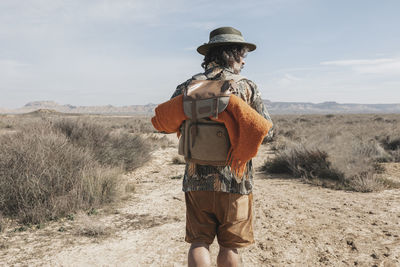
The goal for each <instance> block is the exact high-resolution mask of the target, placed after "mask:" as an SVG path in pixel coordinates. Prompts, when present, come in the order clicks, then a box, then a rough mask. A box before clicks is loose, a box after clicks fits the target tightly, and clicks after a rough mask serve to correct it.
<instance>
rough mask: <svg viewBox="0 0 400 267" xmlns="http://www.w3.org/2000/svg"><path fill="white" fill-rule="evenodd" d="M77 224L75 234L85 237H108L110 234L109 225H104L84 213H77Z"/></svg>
mask: <svg viewBox="0 0 400 267" xmlns="http://www.w3.org/2000/svg"><path fill="white" fill-rule="evenodd" d="M77 221H78V224H77V226H76V234H77V235H82V236H87V237H96V238H98V237H108V236H110V235H111V229H110V227H106V225H105V224H104V223H103V222H100V221H98V220H97V218H92V217H89V216H87V215H86V214H84V213H79V214H78V215H77Z"/></svg>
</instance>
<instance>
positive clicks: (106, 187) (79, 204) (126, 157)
mask: <svg viewBox="0 0 400 267" xmlns="http://www.w3.org/2000/svg"><path fill="white" fill-rule="evenodd" d="M95 118H96V119H93V117H91V116H83V117H82V116H69V117H68V118H65V117H64V116H61V115H60V114H56V115H55V114H48V115H43V114H42V115H40V116H38V115H32V114H30V115H24V116H21V115H13V116H2V117H1V118H0V122H1V124H0V126H2V127H3V128H4V127H8V126H7V125H10V127H8V128H7V129H12V131H3V132H2V133H0V210H1V211H2V212H3V214H4V215H5V216H8V217H12V218H16V219H18V220H19V221H20V222H22V223H28V224H30V223H41V222H43V221H46V220H48V219H53V218H58V217H60V216H66V215H67V214H70V213H73V212H76V211H77V210H80V209H90V208H93V207H98V206H100V205H102V204H103V203H108V202H111V201H113V200H115V199H116V198H117V195H118V194H119V193H120V189H121V190H122V191H123V185H122V187H121V186H120V184H121V181H120V176H121V174H122V173H123V171H124V170H134V169H135V168H137V167H139V166H141V165H142V164H143V163H144V162H145V161H147V160H148V159H149V157H150V153H151V150H152V149H154V148H155V147H156V146H161V145H162V142H160V143H158V142H152V144H151V145H150V142H149V141H148V140H147V139H145V138H143V137H142V135H143V134H139V133H134V134H132V133H129V131H130V132H132V131H133V130H134V131H148V129H147V128H146V127H147V126H143V127H140V125H148V124H149V123H150V122H147V121H148V119H138V120H139V121H135V120H132V118H121V120H117V122H118V123H119V124H118V123H117V124H116V125H112V122H113V119H112V118H111V119H110V118H107V119H106V122H105V123H104V125H102V124H101V117H100V116H97V117H95ZM123 119H125V121H129V122H130V123H131V124H130V123H128V124H127V125H131V126H126V125H125V126H124V125H120V124H121V123H122V122H123ZM133 126H135V127H136V128H133ZM132 129H133V130H132ZM1 225H2V224H1V222H0V227H1Z"/></svg>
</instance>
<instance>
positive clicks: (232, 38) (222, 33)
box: [197, 27, 256, 56]
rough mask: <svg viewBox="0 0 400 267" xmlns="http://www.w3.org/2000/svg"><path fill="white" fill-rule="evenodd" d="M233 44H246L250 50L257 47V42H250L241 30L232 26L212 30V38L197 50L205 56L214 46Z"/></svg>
mask: <svg viewBox="0 0 400 267" xmlns="http://www.w3.org/2000/svg"><path fill="white" fill-rule="evenodd" d="M232 44H240V45H243V46H246V47H247V48H248V49H249V51H253V50H255V49H256V45H255V44H252V43H248V42H246V41H245V40H244V38H243V35H242V33H241V32H240V31H238V30H236V29H235V28H232V27H221V28H218V29H215V30H213V31H212V32H210V40H209V41H208V43H204V44H203V45H201V46H199V47H198V48H197V52H199V53H200V54H202V55H204V56H205V55H207V53H208V51H209V50H210V48H212V47H216V46H223V45H232Z"/></svg>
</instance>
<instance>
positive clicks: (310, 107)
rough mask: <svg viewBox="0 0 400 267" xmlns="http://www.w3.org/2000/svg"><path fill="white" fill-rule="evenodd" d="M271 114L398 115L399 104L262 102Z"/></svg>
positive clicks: (399, 110)
mask: <svg viewBox="0 0 400 267" xmlns="http://www.w3.org/2000/svg"><path fill="white" fill-rule="evenodd" d="M264 104H265V105H266V106H267V108H268V111H269V112H270V113H271V114H327V113H400V103H399V104H339V103H337V102H323V103H318V104H314V103H307V102H271V101H268V100H264Z"/></svg>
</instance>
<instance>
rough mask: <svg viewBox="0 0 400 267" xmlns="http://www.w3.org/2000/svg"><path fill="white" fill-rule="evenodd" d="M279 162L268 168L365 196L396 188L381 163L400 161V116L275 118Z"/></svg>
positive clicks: (276, 161) (266, 166)
mask: <svg viewBox="0 0 400 267" xmlns="http://www.w3.org/2000/svg"><path fill="white" fill-rule="evenodd" d="M274 122H275V126H276V128H275V129H276V130H275V132H276V135H275V136H274V141H273V143H272V147H273V148H274V149H276V150H277V155H276V157H275V158H274V159H272V160H270V161H268V162H266V164H265V166H264V169H265V170H266V171H268V172H274V173H279V172H281V173H290V174H292V175H293V176H295V177H301V178H304V179H305V180H309V181H313V182H315V179H322V180H331V181H332V180H333V181H336V182H335V183H328V184H329V185H330V187H335V188H346V189H350V190H355V191H360V192H370V191H377V190H381V189H383V188H387V187H392V186H395V185H393V184H392V183H388V181H386V180H385V179H383V178H382V177H380V175H379V173H380V172H382V167H381V166H380V165H379V163H380V162H393V161H398V158H397V156H398V155H399V154H400V146H399V145H398V144H399V143H400V141H399V140H400V138H399V135H398V133H399V132H400V115H380V116H377V115H302V116H294V115H287V116H276V117H275V118H274Z"/></svg>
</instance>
